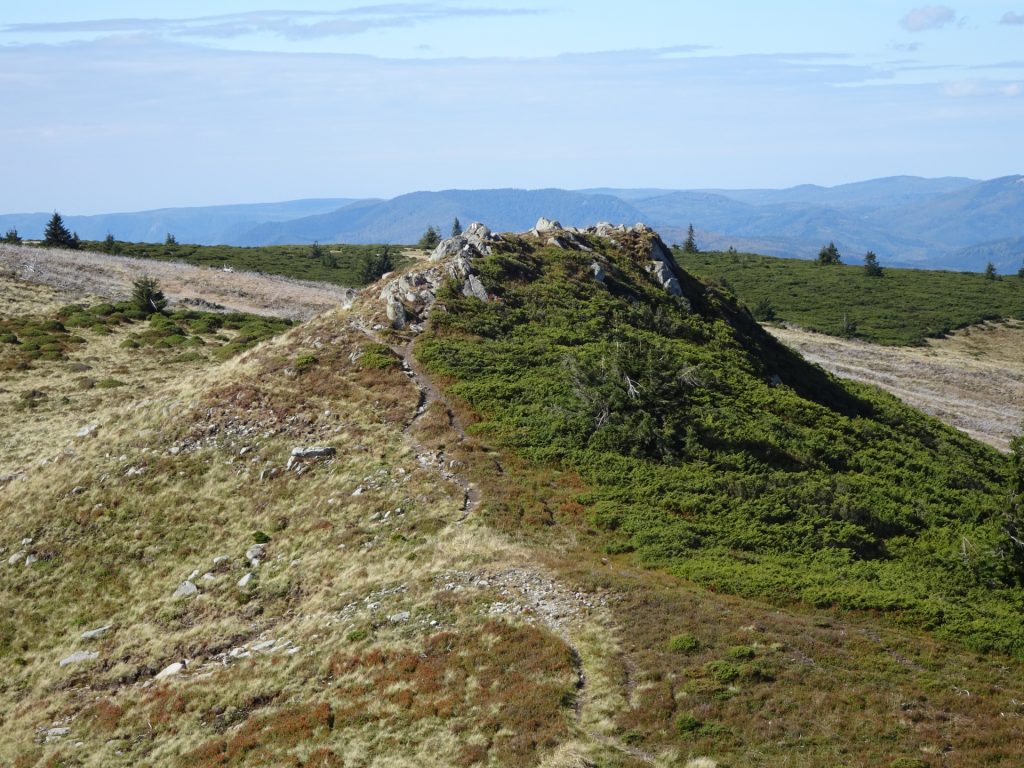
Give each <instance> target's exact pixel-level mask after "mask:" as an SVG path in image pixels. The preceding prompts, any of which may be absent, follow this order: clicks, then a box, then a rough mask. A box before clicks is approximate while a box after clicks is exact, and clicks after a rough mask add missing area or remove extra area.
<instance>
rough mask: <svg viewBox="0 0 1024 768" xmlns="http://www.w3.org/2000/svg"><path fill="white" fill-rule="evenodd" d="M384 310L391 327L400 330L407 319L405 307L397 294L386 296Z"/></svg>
mask: <svg viewBox="0 0 1024 768" xmlns="http://www.w3.org/2000/svg"><path fill="white" fill-rule="evenodd" d="M385 311H386V312H387V315H388V320H390V321H391V327H392V328H395V329H398V330H400V329H402V328H404V327H405V323H406V320H407V317H406V312H405V307H404V306H403V305H402V302H401V301H400V300H399V299H398V297H397V296H389V297H388V300H387V304H386V305H385Z"/></svg>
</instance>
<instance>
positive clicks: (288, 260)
mask: <svg viewBox="0 0 1024 768" xmlns="http://www.w3.org/2000/svg"><path fill="white" fill-rule="evenodd" d="M82 247H83V248H85V249H87V250H94V251H102V249H103V243H102V242H95V241H87V242H84V243H82ZM117 247H118V253H119V254H120V255H121V256H129V257H133V258H137V259H158V260H162V261H182V262H185V263H186V264H194V265H196V266H201V267H225V266H226V267H231V268H232V269H238V270H244V271H248V272H264V273H267V274H272V275H284V276H285V277H294V278H297V279H300V280H318V281H321V282H325V283H334V284H335V285H345V286H360V285H363V284H364V281H363V278H362V276H361V269H362V266H363V265H364V264H365V263H366V260H367V259H368V258H370V257H371V256H374V255H376V254H378V253H380V251H381V248H382V247H383V246H381V245H343V244H333V243H332V244H324V245H323V246H322V248H323V249H324V250H325V251H327V252H329V253H331V254H333V255H334V257H335V258H336V259H337V266H335V267H329V266H326V265H324V264H323V263H321V262H320V260H318V259H314V258H311V257H310V246H307V245H267V246H259V247H255V246H254V247H251V248H242V247H238V246H230V245H187V244H181V245H160V244H157V243H122V242H119V243H117ZM401 250H402V249H401V247H393V248H392V255H391V258H392V261H393V262H394V264H395V266H396V267H398V268H401V267H402V266H405V265H406V264H408V259H407V258H406V257H404V256H402V255H401Z"/></svg>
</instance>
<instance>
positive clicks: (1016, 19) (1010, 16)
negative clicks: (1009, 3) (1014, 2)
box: [999, 11, 1024, 26]
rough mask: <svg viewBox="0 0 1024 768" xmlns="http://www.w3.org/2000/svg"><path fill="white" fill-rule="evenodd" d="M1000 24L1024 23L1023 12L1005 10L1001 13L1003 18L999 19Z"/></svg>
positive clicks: (1014, 24) (1017, 24)
mask: <svg viewBox="0 0 1024 768" xmlns="http://www.w3.org/2000/svg"><path fill="white" fill-rule="evenodd" d="M999 23H1000V24H1008V25H1012V26H1020V25H1024V13H1014V12H1013V11H1007V12H1006V13H1004V14H1003V18H1001V19H1000V20H999Z"/></svg>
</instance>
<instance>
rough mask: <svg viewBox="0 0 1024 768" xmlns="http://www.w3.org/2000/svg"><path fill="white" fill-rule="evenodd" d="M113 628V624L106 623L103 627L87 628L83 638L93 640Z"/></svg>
mask: <svg viewBox="0 0 1024 768" xmlns="http://www.w3.org/2000/svg"><path fill="white" fill-rule="evenodd" d="M112 628H113V624H105V625H104V626H102V627H96V629H87V630H86V631H85V632H83V633H82V639H83V640H92V639H94V638H97V637H103V636H104V635H105V634H107V632H109V631H110V630H111V629H112Z"/></svg>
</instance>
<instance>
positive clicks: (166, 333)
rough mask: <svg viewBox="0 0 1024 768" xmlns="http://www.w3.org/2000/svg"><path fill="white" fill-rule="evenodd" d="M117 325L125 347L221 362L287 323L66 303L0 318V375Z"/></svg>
mask: <svg viewBox="0 0 1024 768" xmlns="http://www.w3.org/2000/svg"><path fill="white" fill-rule="evenodd" d="M120 326H126V327H130V328H131V329H132V332H131V333H130V334H129V336H128V337H127V338H126V339H125V340H124V342H122V346H124V347H127V348H130V349H138V348H139V347H158V348H176V347H181V348H183V350H186V349H189V348H197V347H210V348H212V349H213V354H214V356H215V357H216V358H217V359H220V360H226V359H227V358H229V357H232V356H233V355H235V354H237V353H239V352H242V351H244V350H246V349H249V348H251V347H253V346H255V345H256V344H258V343H259V342H261V341H264V340H265V339H269V338H271V337H272V336H276V335H277V334H279V333H281V332H282V331H284V330H286V329H287V328H289V327H290V326H291V321H289V320H282V319H279V318H273V317H262V316H259V315H251V314H247V313H244V312H228V313H218V312H200V311H195V310H176V311H174V312H170V313H167V314H162V313H153V314H149V315H147V314H145V313H143V312H141V311H140V310H139V309H138V308H137V307H136V306H135V305H134V304H132V302H128V301H123V302H117V303H108V302H101V303H98V304H94V305H91V306H86V305H85V304H69V305H67V306H64V307H61V308H60V309H59V310H57V311H56V313H55V315H54V316H53V317H44V318H38V317H13V318H0V344H2V345H4V346H3V347H2V348H0V353H4V354H0V372H2V371H7V370H27V369H28V368H31V367H32V364H33V362H34V361H44V360H67V359H68V353H69V352H71V351H72V350H74V349H76V348H80V347H84V346H85V344H86V343H87V342H86V338H85V337H83V336H82V335H81V334H82V332H84V331H89V332H92V333H95V334H100V335H107V334H110V333H111V331H112V330H113V329H115V328H118V327H120Z"/></svg>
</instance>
